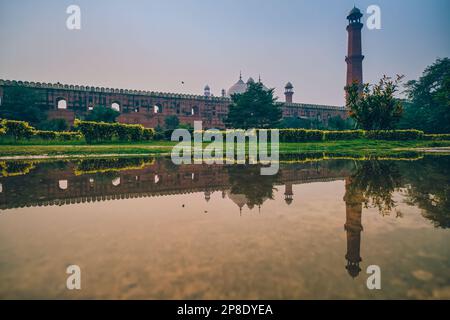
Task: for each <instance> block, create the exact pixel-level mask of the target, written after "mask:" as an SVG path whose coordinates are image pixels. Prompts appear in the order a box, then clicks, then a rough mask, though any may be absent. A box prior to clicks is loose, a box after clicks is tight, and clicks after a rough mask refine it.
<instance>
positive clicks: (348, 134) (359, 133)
mask: <svg viewBox="0 0 450 320" xmlns="http://www.w3.org/2000/svg"><path fill="white" fill-rule="evenodd" d="M364 134H365V133H364V130H344V131H325V132H324V140H325V141H332V140H354V139H363V138H364Z"/></svg>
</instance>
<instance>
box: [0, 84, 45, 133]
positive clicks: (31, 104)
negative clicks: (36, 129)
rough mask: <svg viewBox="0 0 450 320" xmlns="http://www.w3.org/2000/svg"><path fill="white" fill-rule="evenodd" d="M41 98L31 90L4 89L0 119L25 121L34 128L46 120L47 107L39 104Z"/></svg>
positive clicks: (17, 87) (16, 87)
mask: <svg viewBox="0 0 450 320" xmlns="http://www.w3.org/2000/svg"><path fill="white" fill-rule="evenodd" d="M42 98H43V97H42V95H41V94H39V93H37V92H36V91H35V90H33V89H31V88H27V87H21V86H11V87H5V88H4V94H3V103H2V105H1V106H0V118H4V119H10V120H20V121H26V122H28V123H30V124H31V125H32V126H36V125H37V124H39V123H40V122H42V121H44V120H46V118H47V106H45V105H43V104H42V103H41V101H43V99H42Z"/></svg>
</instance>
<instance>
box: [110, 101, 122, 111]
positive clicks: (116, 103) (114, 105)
mask: <svg viewBox="0 0 450 320" xmlns="http://www.w3.org/2000/svg"><path fill="white" fill-rule="evenodd" d="M111 109H113V110H116V111H120V103H119V102H117V101H114V102H113V103H111Z"/></svg>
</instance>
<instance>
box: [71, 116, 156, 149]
mask: <svg viewBox="0 0 450 320" xmlns="http://www.w3.org/2000/svg"><path fill="white" fill-rule="evenodd" d="M75 128H77V129H78V130H80V132H81V133H82V134H83V135H84V137H85V139H86V142H87V143H92V142H104V141H111V140H112V139H117V140H119V141H141V140H151V139H152V138H153V137H154V130H153V129H146V128H144V127H143V126H142V125H140V124H121V123H105V122H92V121H81V120H78V119H77V120H75Z"/></svg>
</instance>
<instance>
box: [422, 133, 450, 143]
mask: <svg viewBox="0 0 450 320" xmlns="http://www.w3.org/2000/svg"><path fill="white" fill-rule="evenodd" d="M424 139H425V140H433V141H444V140H450V133H444V134H425V135H424Z"/></svg>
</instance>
